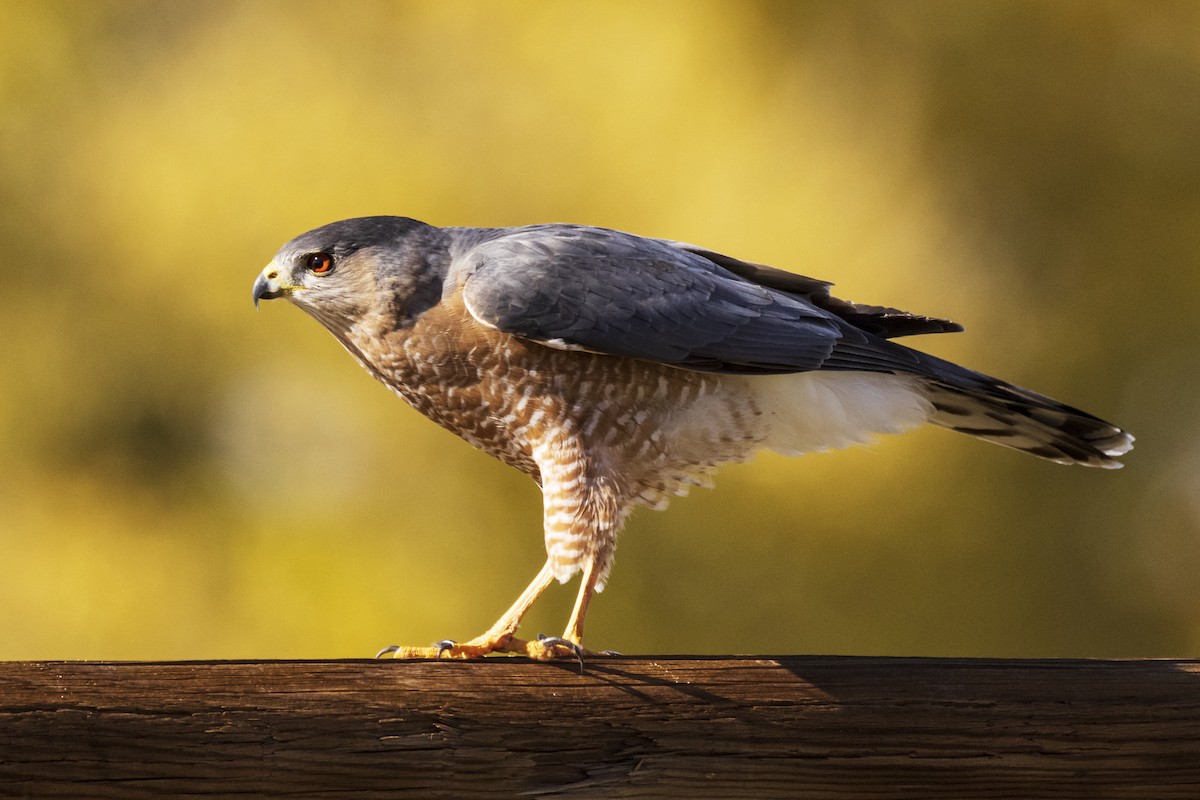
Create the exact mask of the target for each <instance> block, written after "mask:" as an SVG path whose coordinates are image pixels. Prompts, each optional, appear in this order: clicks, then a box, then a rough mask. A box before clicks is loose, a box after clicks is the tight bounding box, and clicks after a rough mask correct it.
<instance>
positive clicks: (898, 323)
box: [667, 242, 963, 339]
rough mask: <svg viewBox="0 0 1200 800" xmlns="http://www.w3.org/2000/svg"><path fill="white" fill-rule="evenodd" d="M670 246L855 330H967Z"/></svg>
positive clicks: (820, 284) (810, 281)
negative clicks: (794, 299)
mask: <svg viewBox="0 0 1200 800" xmlns="http://www.w3.org/2000/svg"><path fill="white" fill-rule="evenodd" d="M667 243H668V244H670V245H671V246H672V247H677V248H679V249H681V250H687V251H688V252H690V253H695V254H696V255H698V256H702V257H704V258H706V259H708V260H709V261H711V262H713V263H714V264H717V265H719V266H721V267H724V268H725V269H727V270H729V271H730V272H732V273H734V274H735V275H739V276H741V277H743V278H745V279H746V280H748V281H750V282H751V283H757V284H759V285H760V286H766V287H769V288H771V289H776V290H778V291H781V292H786V293H788V294H793V295H799V296H801V297H803V298H805V299H806V300H808V301H809V302H810V303H812V304H813V305H815V306H816V307H817V308H820V309H822V310H824V311H828V312H830V313H832V314H835V315H836V316H837V317H839V318H841V319H843V320H845V321H847V322H849V323H850V324H851V325H853V326H854V327H856V328H858V329H860V330H864V331H867V332H869V333H872V334H874V335H875V336H880V337H882V338H884V339H892V338H894V337H897V336H912V335H914V334H919V333H957V332H959V331H961V330H962V329H963V327H962V325H959V324H958V323H957V322H952V321H950V320H948V319H939V318H937V317H927V316H924V315H923V314H913V313H911V312H909V311H901V310H900V309H898V308H889V307H887V306H872V305H865V304H863V303H852V302H850V301H849V300H841V299H839V298H837V297H834V296H832V295H831V294H829V289H830V287H832V286H833V284H832V283H829V282H828V281H822V280H817V279H816V278H809V277H807V276H804V275H797V274H796V273H794V272H785V271H784V270H781V269H776V268H775V267H768V266H766V265H764V264H755V263H753V262H750V261H742V260H741V259H738V258H733V257H732V256H727V255H724V254H723V253H715V252H713V251H712V250H706V249H704V248H703V247H696V246H695V245H691V244H685V243H683V242H667Z"/></svg>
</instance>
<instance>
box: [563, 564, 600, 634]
mask: <svg viewBox="0 0 1200 800" xmlns="http://www.w3.org/2000/svg"><path fill="white" fill-rule="evenodd" d="M599 577H600V576H599V575H598V574H596V564H595V562H594V561H589V562H588V564H587V566H586V567H584V568H583V581H582V582H581V583H580V584H579V596H578V597H576V598H575V608H574V609H573V610H572V611H571V619H570V620H569V621H568V622H567V629H566V631H564V632H563V635H562V638H564V639H567V640H568V641H572V642H574V643H575V644H583V619H584V617H586V616H587V611H588V604H589V603H591V602H592V595H593V594H595V593H596V581H597V580H598V579H599Z"/></svg>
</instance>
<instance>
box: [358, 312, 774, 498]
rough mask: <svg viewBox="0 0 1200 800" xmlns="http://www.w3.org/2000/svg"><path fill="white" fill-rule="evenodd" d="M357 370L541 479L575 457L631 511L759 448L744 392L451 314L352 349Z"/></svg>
mask: <svg viewBox="0 0 1200 800" xmlns="http://www.w3.org/2000/svg"><path fill="white" fill-rule="evenodd" d="M356 347H357V348H358V350H359V351H360V352H361V355H360V359H361V360H363V361H364V364H365V365H366V366H367V367H368V369H369V370H370V371H371V372H372V373H374V374H375V376H376V377H377V378H379V379H380V380H381V381H382V382H383V383H385V384H386V385H387V386H389V387H390V388H391V389H393V390H394V391H395V392H396V393H397V394H399V395H400V396H401V397H403V398H404V399H405V400H406V401H408V403H409V404H411V405H412V406H413V407H414V408H415V409H417V410H418V411H420V412H421V413H422V414H424V415H425V416H427V417H429V418H430V419H432V420H433V421H434V422H437V423H438V424H439V425H442V426H443V427H445V428H447V429H448V430H450V431H452V432H454V433H456V434H458V435H459V436H461V437H462V438H463V439H465V440H467V441H468V442H470V443H471V444H473V445H475V446H476V447H478V448H480V449H481V450H484V451H485V452H487V453H489V454H490V455H492V456H494V457H496V458H498V459H500V460H501V461H504V462H505V463H508V464H511V465H512V466H515V467H517V468H518V469H521V470H522V471H524V472H527V473H529V474H531V475H533V476H534V477H535V478H536V477H538V476H539V466H538V458H539V457H540V458H545V456H544V454H545V453H547V452H555V451H556V450H561V451H562V452H572V453H581V454H583V456H584V457H585V458H586V459H587V460H588V463H589V468H590V469H592V470H594V471H597V472H603V473H604V474H606V475H608V476H610V477H614V478H617V479H619V480H620V481H621V483H622V484H623V485H625V486H627V492H628V494H629V496H630V499H631V500H634V501H638V502H642V503H646V504H650V505H656V506H657V505H662V504H663V503H664V502H665V498H666V497H667V496H669V495H672V494H680V493H683V492H684V491H686V490H687V488H688V487H690V486H692V485H696V484H702V483H705V482H706V476H707V475H708V473H710V472H711V471H712V469H713V468H714V467H715V466H716V465H717V464H720V463H722V462H725V461H732V460H740V459H744V458H746V457H747V456H748V455H749V453H750V452H751V451H752V450H753V449H754V448H755V447H756V446H757V445H758V444H759V443H760V442H761V441H762V438H763V436H764V430H763V427H762V423H761V419H760V417H761V412H760V411H759V410H758V409H757V408H756V407H755V404H754V401H753V397H752V395H751V394H750V393H747V392H745V391H744V389H743V388H742V387H743V385H744V384H743V383H741V382H738V381H729V380H727V379H726V377H725V376H721V375H714V374H710V373H700V372H693V371H689V370H682V369H677V368H673V367H669V366H666V365H662V364H656V363H651V362H643V361H635V360H632V359H626V358H620V357H616V356H608V355H602V354H596V353H588V352H580V351H568V350H562V349H558V348H552V347H546V346H543V345H540V344H537V343H536V342H529V341H525V340H522V339H518V338H516V337H513V336H510V335H508V334H505V333H502V332H500V331H496V330H493V329H490V328H487V327H485V326H483V325H480V324H479V323H478V322H476V321H475V320H474V319H473V318H472V317H470V315H469V314H467V313H466V312H465V311H463V310H459V311H458V312H457V313H456V310H455V309H454V308H453V307H452V306H447V307H438V308H436V309H433V310H431V311H430V312H427V313H426V314H424V315H422V317H421V318H420V319H419V320H418V321H417V323H416V324H415V325H413V326H412V327H411V328H409V329H406V330H393V331H378V332H376V333H374V334H372V335H370V336H366V337H364V339H363V341H359V342H356Z"/></svg>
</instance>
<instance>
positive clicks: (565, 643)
mask: <svg viewBox="0 0 1200 800" xmlns="http://www.w3.org/2000/svg"><path fill="white" fill-rule="evenodd" d="M583 653H584V650H583V648H582V647H580V646H579V645H577V644H576V643H575V642H572V641H571V640H570V639H564V638H563V637H561V636H547V635H546V634H544V633H539V634H538V637H537V638H536V639H534V640H533V641H531V642H526V643H525V654H526V655H528V656H529V657H530V658H532V659H534V660H536V661H554V660H556V659H560V658H573V659H575V660H576V661H578V662H579V671H580V672H583Z"/></svg>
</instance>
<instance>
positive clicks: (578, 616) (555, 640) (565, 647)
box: [525, 558, 600, 665]
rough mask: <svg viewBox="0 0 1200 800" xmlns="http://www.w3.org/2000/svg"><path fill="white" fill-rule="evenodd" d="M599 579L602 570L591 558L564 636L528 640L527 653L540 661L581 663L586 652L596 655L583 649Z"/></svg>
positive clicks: (584, 571) (584, 569) (586, 565)
mask: <svg viewBox="0 0 1200 800" xmlns="http://www.w3.org/2000/svg"><path fill="white" fill-rule="evenodd" d="M599 580H600V571H599V570H598V569H597V568H596V559H595V558H590V559H588V561H587V563H586V564H585V565H584V568H583V580H582V581H580V583H579V595H578V596H577V597H576V598H575V608H574V609H573V610H572V611H571V619H570V620H569V621H568V622H567V629H566V630H565V631H563V635H562V636H555V637H541V638H539V639H537V640H536V641H532V642H526V649H525V653H526V655H528V656H529V657H530V658H536V659H538V660H539V661H550V660H552V659H556V658H577V659H579V661H580V664H581V665H582V662H583V655H584V653H588V654H589V655H594V654H593V653H590V652H589V651H586V650H584V649H583V645H582V642H583V621H584V617H586V616H587V610H588V604H589V603H591V601H592V595H593V594H595V593H596V584H597V583H598V582H599Z"/></svg>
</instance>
